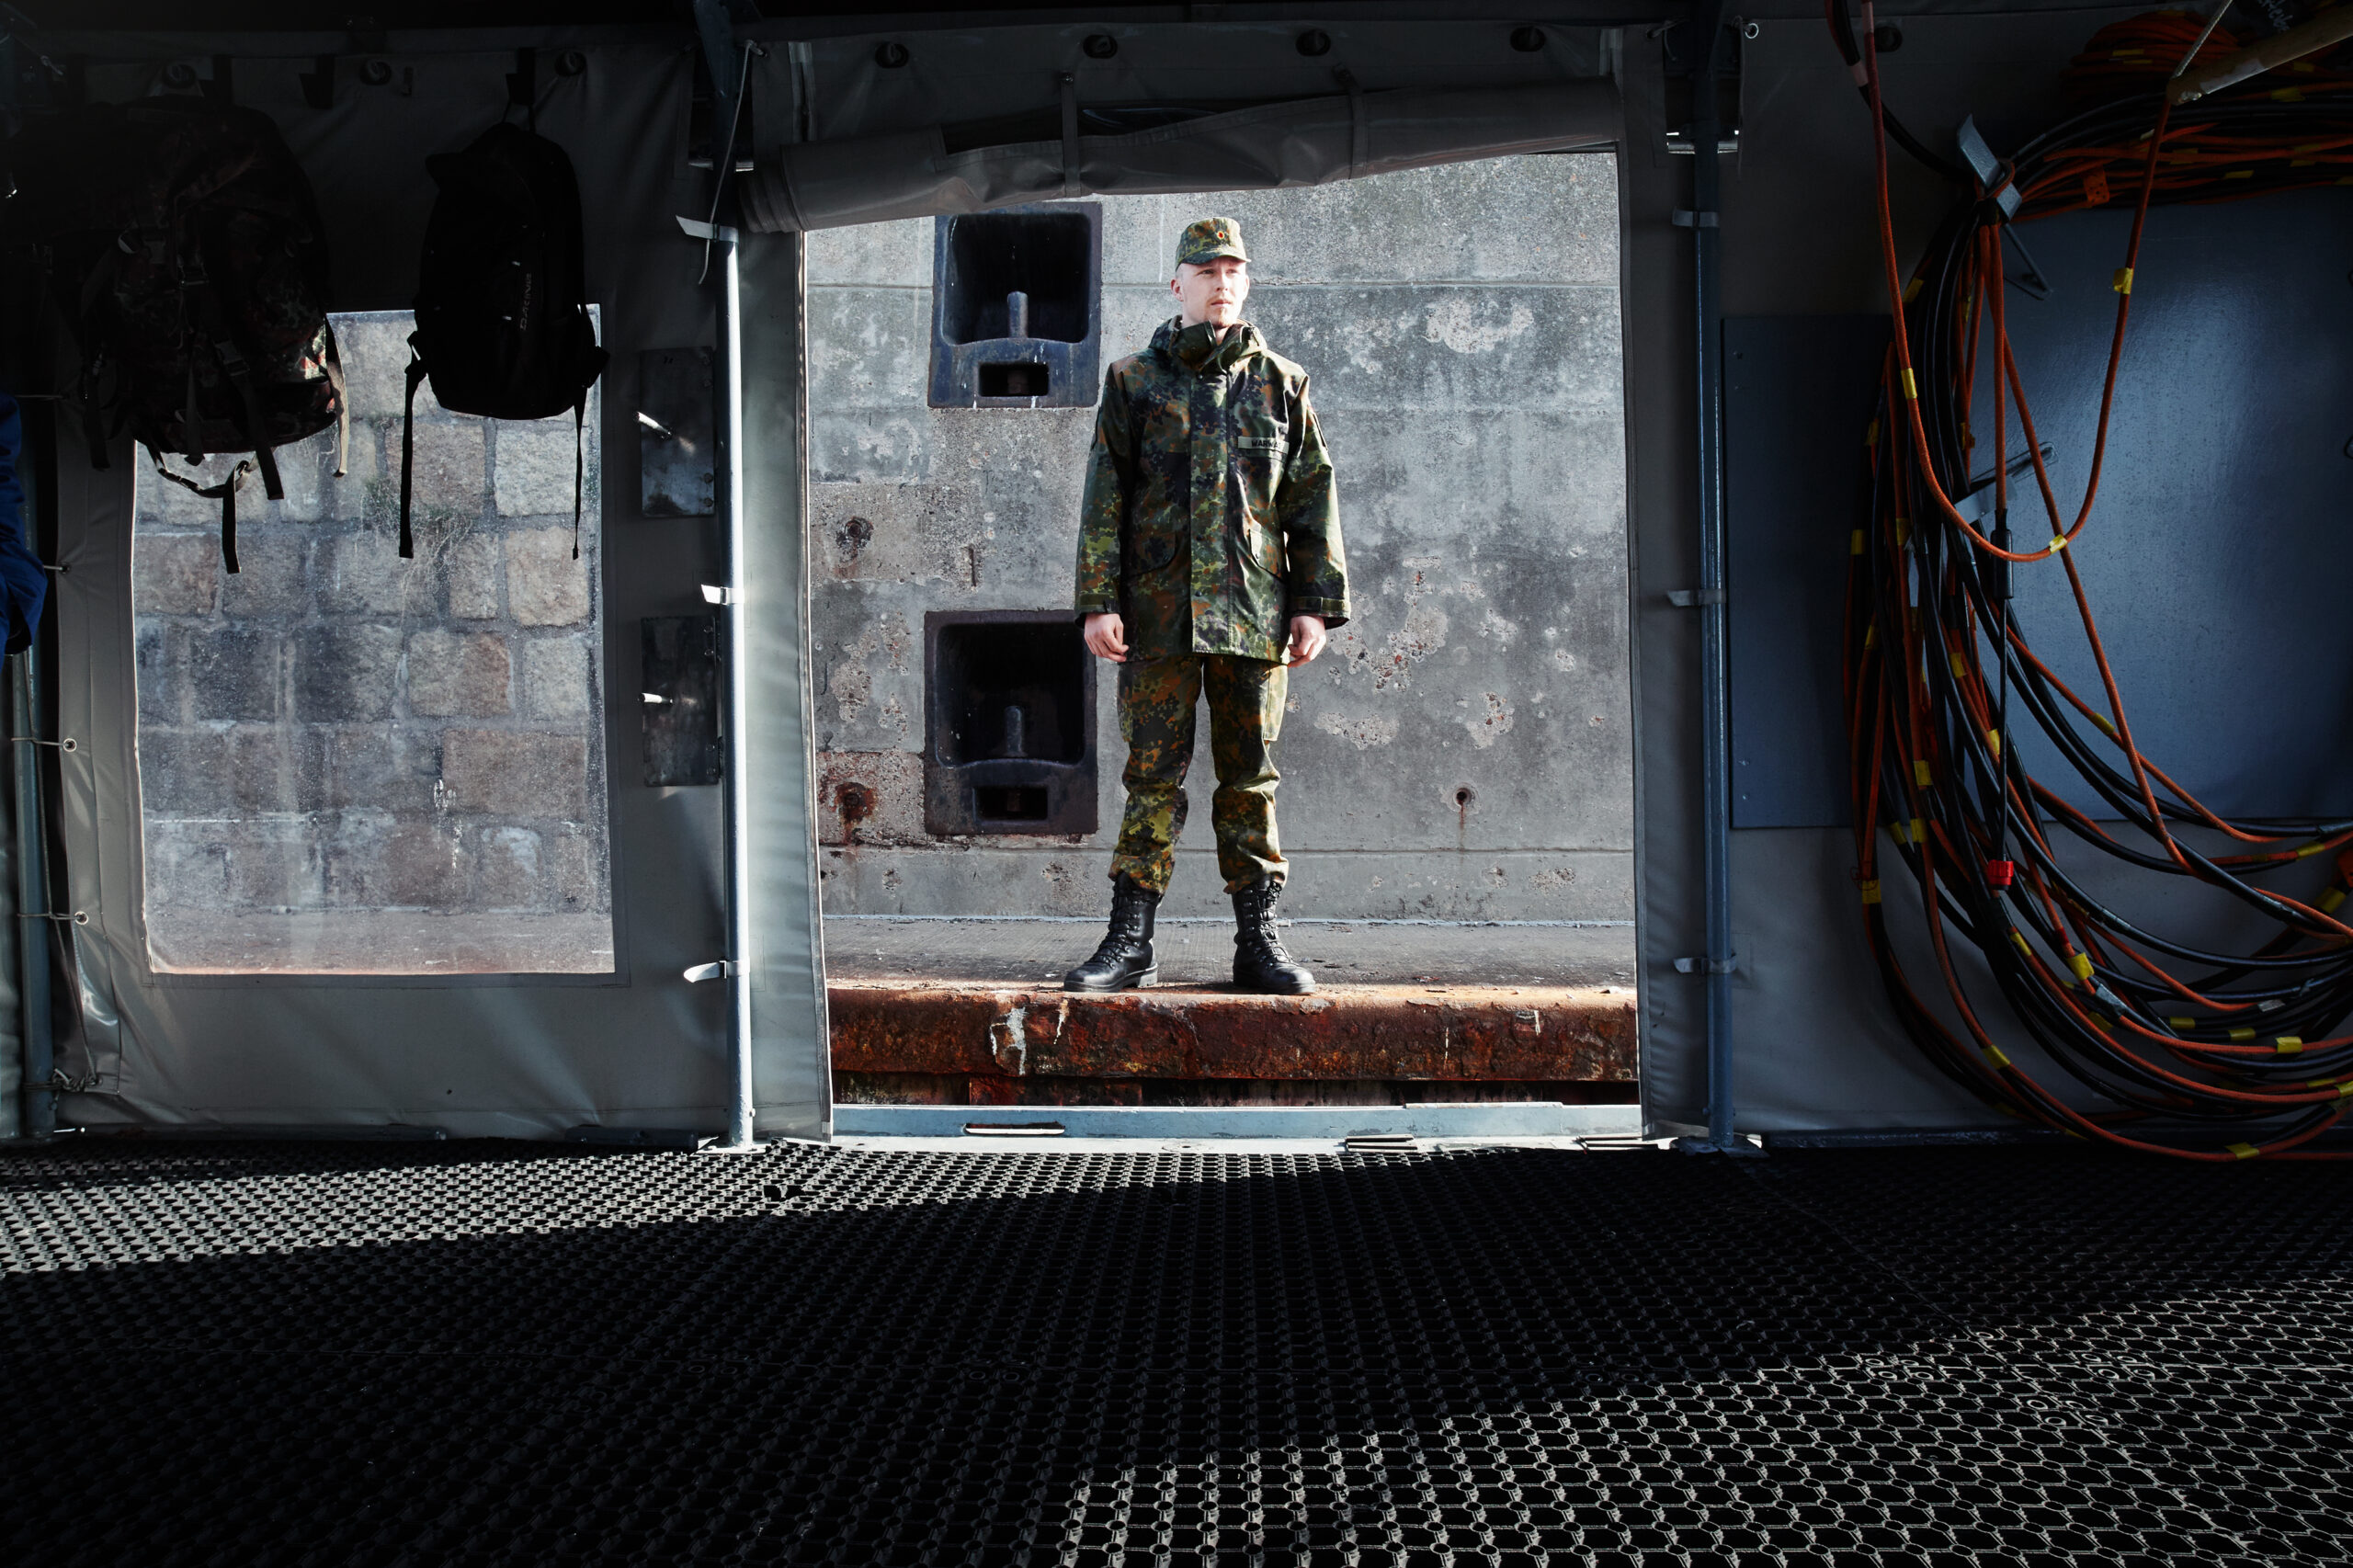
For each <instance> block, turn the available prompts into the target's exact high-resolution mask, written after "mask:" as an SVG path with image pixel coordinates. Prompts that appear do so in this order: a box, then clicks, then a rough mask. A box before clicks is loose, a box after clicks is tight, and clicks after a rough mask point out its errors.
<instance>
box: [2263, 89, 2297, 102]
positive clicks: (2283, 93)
mask: <svg viewBox="0 0 2353 1568" xmlns="http://www.w3.org/2000/svg"><path fill="white" fill-rule="evenodd" d="M2271 101H2272V102H2273V103H2275V104H2300V103H2302V102H2303V101H2304V90H2303V89H2302V87H2274V88H2272V89H2271Z"/></svg>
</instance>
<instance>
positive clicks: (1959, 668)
mask: <svg viewBox="0 0 2353 1568" xmlns="http://www.w3.org/2000/svg"><path fill="white" fill-rule="evenodd" d="M1945 663H1946V664H1948V665H1951V666H1952V673H1953V674H1955V675H1957V676H1960V677H1961V679H1963V680H1967V679H1968V678H1969V666H1968V665H1964V664H1962V663H1961V655H1960V654H1959V653H1947V654H1946V655H1945Z"/></svg>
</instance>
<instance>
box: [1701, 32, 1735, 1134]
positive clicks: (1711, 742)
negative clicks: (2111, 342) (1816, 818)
mask: <svg viewBox="0 0 2353 1568" xmlns="http://www.w3.org/2000/svg"><path fill="white" fill-rule="evenodd" d="M1694 11H1695V15H1694V17H1693V23H1694V26H1695V28H1697V30H1698V33H1699V37H1698V38H1697V39H1696V40H1694V47H1696V48H1697V49H1698V50H1699V58H1698V60H1697V62H1695V64H1694V69H1693V74H1692V87H1691V93H1692V105H1691V210H1692V221H1691V241H1692V268H1691V270H1692V277H1693V279H1694V284H1695V287H1694V290H1693V296H1694V298H1693V303H1694V305H1695V307H1696V309H1697V314H1698V320H1697V322H1696V326H1697V329H1698V335H1699V362H1698V372H1699V588H1700V592H1699V752H1700V769H1701V781H1700V805H1699V810H1700V816H1701V819H1702V823H1701V833H1700V838H1701V854H1702V856H1703V858H1704V861H1705V865H1706V881H1707V888H1706V892H1707V901H1708V949H1707V976H1706V980H1707V997H1708V1001H1707V1009H1708V1012H1707V1017H1708V1142H1709V1143H1710V1145H1711V1146H1712V1147H1713V1148H1715V1149H1716V1150H1718V1151H1720V1152H1722V1151H1729V1150H1732V1149H1734V1148H1736V1147H1745V1145H1742V1144H1740V1143H1739V1142H1738V1134H1737V1133H1736V1132H1735V1131H1733V1079H1732V966H1733V950H1732V725H1731V719H1730V708H1729V703H1728V700H1727V699H1728V696H1729V687H1730V669H1729V665H1728V664H1727V661H1726V657H1725V651H1724V645H1725V636H1724V632H1725V624H1724V616H1725V608H1726V607H1725V604H1724V506H1723V495H1724V490H1723V417H1724V410H1723V323H1722V311H1721V308H1720V304H1719V301H1718V298H1717V273H1718V268H1719V265H1720V257H1719V255H1718V245H1719V244H1720V241H1719V238H1718V236H1719V234H1720V233H1721V231H1720V230H1719V229H1718V227H1717V224H1718V221H1719V219H1718V213H1719V210H1720V205H1721V204H1720V201H1719V190H1720V183H1719V174H1720V171H1719V168H1718V165H1717V151H1716V142H1717V139H1718V138H1719V137H1720V136H1721V135H1722V127H1721V126H1720V125H1719V123H1718V119H1717V113H1716V62H1717V56H1718V53H1719V51H1721V50H1722V47H1723V40H1724V28H1723V5H1722V0H1699V4H1698V5H1697V6H1695V7H1694Z"/></svg>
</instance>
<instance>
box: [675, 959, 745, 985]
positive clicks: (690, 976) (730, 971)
mask: <svg viewBox="0 0 2353 1568" xmlns="http://www.w3.org/2000/svg"><path fill="white" fill-rule="evenodd" d="M685 973H686V979H687V983H688V985H700V984H701V983H703V982H704V981H706V980H732V979H733V978H734V977H735V962H734V960H732V959H722V960H720V961H719V962H717V963H699V964H697V965H695V966H694V967H693V968H692V969H690V970H688V971H685Z"/></svg>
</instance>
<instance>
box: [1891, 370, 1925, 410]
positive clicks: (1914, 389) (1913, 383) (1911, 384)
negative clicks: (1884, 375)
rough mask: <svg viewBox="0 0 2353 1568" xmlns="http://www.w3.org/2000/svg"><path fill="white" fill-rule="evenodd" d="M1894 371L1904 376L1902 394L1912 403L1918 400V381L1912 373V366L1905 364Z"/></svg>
mask: <svg viewBox="0 0 2353 1568" xmlns="http://www.w3.org/2000/svg"><path fill="white" fill-rule="evenodd" d="M1896 373H1897V374H1898V375H1900V376H1902V377H1903V378H1904V396H1905V397H1906V398H1909V399H1910V400H1911V401H1913V402H1914V403H1917V402H1919V401H1920V381H1919V378H1918V377H1916V376H1915V375H1913V373H1912V367H1911V366H1909V365H1906V366H1904V369H1901V370H1899V371H1897V372H1896Z"/></svg>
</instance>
